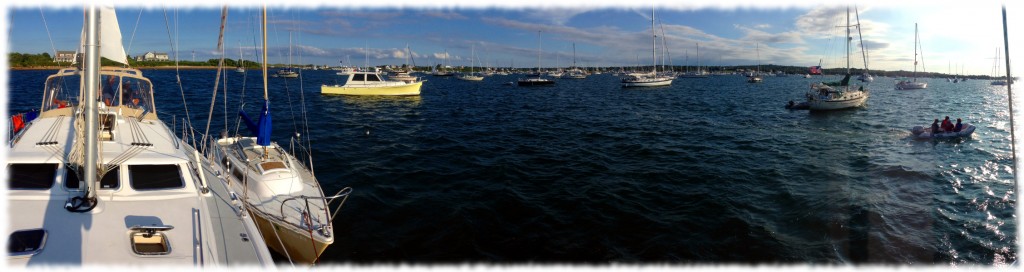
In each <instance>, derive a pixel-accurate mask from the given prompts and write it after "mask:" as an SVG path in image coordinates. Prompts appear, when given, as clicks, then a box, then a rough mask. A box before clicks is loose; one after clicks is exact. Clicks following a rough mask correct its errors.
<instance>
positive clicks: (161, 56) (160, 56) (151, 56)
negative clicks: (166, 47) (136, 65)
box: [135, 51, 170, 61]
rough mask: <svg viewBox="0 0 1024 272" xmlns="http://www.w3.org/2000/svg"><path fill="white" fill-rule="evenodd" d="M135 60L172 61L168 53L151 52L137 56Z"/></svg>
mask: <svg viewBox="0 0 1024 272" xmlns="http://www.w3.org/2000/svg"><path fill="white" fill-rule="evenodd" d="M135 60H136V61H168V60H170V59H169V58H167V53H157V52H153V51H150V52H146V53H145V54H142V55H140V56H136V57H135Z"/></svg>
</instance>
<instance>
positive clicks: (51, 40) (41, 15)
mask: <svg viewBox="0 0 1024 272" xmlns="http://www.w3.org/2000/svg"><path fill="white" fill-rule="evenodd" d="M39 17H42V18H43V28H45V29H46V38H47V39H50V49H53V59H54V60H56V59H57V46H55V45H53V37H50V27H49V26H47V24H46V15H43V6H39ZM13 21H14V20H11V22H13ZM11 29H14V28H13V27H12V28H11ZM10 36H11V34H10V30H8V33H7V37H10ZM69 65H70V64H69Z"/></svg>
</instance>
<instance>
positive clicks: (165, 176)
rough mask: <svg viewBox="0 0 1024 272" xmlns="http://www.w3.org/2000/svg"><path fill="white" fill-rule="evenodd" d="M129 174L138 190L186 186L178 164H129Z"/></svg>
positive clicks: (133, 186)
mask: <svg viewBox="0 0 1024 272" xmlns="http://www.w3.org/2000/svg"><path fill="white" fill-rule="evenodd" d="M128 174H129V175H130V177H129V181H130V183H131V186H132V188H134V189H136V190H158V189H175V188H182V187H185V182H184V181H183V180H182V179H181V171H180V170H179V168H178V166H177V165H173V164H166V165H129V166H128Z"/></svg>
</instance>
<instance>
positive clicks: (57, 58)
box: [53, 51, 78, 63]
mask: <svg viewBox="0 0 1024 272" xmlns="http://www.w3.org/2000/svg"><path fill="white" fill-rule="evenodd" d="M77 55H78V54H77V53H75V51H57V55H54V56H53V62H68V63H70V62H72V61H75V57H76V56H77Z"/></svg>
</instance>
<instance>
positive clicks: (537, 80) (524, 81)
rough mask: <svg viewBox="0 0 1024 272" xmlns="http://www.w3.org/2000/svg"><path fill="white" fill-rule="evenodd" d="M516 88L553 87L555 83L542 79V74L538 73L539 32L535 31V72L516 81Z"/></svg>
mask: <svg viewBox="0 0 1024 272" xmlns="http://www.w3.org/2000/svg"><path fill="white" fill-rule="evenodd" d="M516 84H517V85H518V86H522V87H530V86H551V85H555V81H553V80H551V79H547V78H544V76H543V73H542V72H541V71H540V31H539V30H538V31H537V72H536V73H532V74H529V75H527V76H526V78H520V79H519V80H518V81H516Z"/></svg>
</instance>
